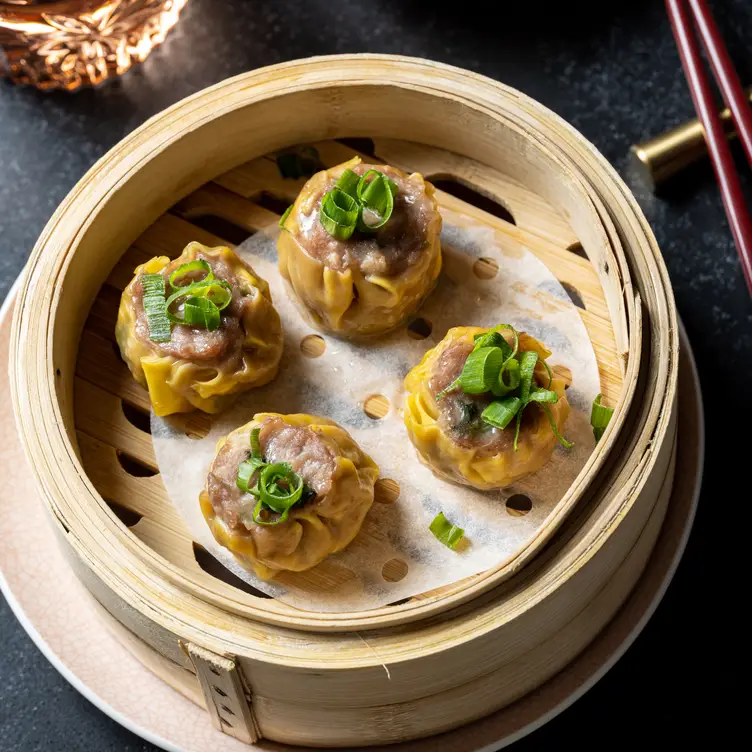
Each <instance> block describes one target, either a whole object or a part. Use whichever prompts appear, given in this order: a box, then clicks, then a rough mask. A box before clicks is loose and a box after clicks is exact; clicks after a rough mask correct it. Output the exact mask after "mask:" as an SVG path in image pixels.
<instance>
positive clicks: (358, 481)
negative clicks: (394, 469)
mask: <svg viewBox="0 0 752 752" xmlns="http://www.w3.org/2000/svg"><path fill="white" fill-rule="evenodd" d="M269 417H272V418H275V417H276V418H280V419H282V420H283V421H284V422H285V423H286V424H287V425H289V426H306V427H308V428H310V429H311V430H312V431H314V432H315V433H317V434H319V435H320V436H321V437H322V438H323V440H324V441H325V442H326V443H327V445H328V446H329V448H330V449H331V450H332V452H333V453H334V455H335V458H336V459H335V461H336V468H335V470H334V473H333V475H332V482H331V487H330V489H329V492H328V493H327V494H325V495H324V496H321V497H320V498H316V499H315V500H313V501H309V502H307V503H305V504H302V505H296V506H294V507H292V509H291V510H290V516H289V518H288V520H287V521H286V522H283V523H280V524H278V525H257V524H254V523H251V528H250V529H248V528H247V527H246V526H245V525H244V524H242V523H239V524H238V526H237V527H234V528H231V527H229V526H228V525H227V524H226V523H225V521H224V520H223V519H222V518H221V517H220V516H218V515H217V514H216V512H215V510H214V507H213V505H212V502H211V500H210V498H209V494H208V493H207V491H206V490H204V491H203V492H202V493H201V496H200V502H201V511H202V513H203V515H204V519H205V520H206V522H207V524H208V525H209V528H210V530H211V532H212V535H213V536H214V538H215V539H216V541H217V542H218V543H219V544H220V545H222V546H224V547H225V548H227V549H229V550H230V551H231V552H232V553H233V555H234V556H235V558H236V559H237V560H238V562H239V563H240V564H241V565H242V566H243V567H245V568H246V569H249V570H251V571H253V572H255V573H256V575H257V576H258V577H260V578H261V579H264V580H268V579H270V578H271V577H273V576H274V575H275V574H277V573H278V572H281V571H285V570H287V571H292V572H302V571H304V570H306V569H311V567H315V566H316V565H317V564H319V563H320V562H321V561H323V560H324V559H325V558H326V557H327V556H329V554H333V553H336V552H337V551H341V550H342V549H343V548H345V547H346V546H347V545H348V544H349V543H350V542H351V541H352V540H353V538H355V536H356V535H357V534H358V532H359V531H360V528H361V525H362V524H363V520H364V519H365V516H366V514H367V513H368V510H369V509H370V508H371V505H372V503H373V494H374V484H375V483H376V481H377V480H378V477H379V469H378V466H377V465H376V463H375V462H374V461H373V460H372V459H371V458H370V457H369V456H368V455H367V454H365V452H363V450H362V449H361V448H360V447H359V446H358V445H357V444H356V443H355V441H354V440H353V439H352V437H351V436H350V434H349V433H347V431H345V429H344V428H341V427H340V426H339V425H337V424H336V423H335V422H334V421H333V420H330V419H329V418H323V417H320V416H315V415H305V414H297V415H279V414H277V413H258V414H257V415H255V416H254V417H253V420H252V421H251V422H250V423H247V424H246V425H244V426H241V427H240V428H237V429H236V430H235V431H233V432H232V433H230V434H229V435H228V436H225V437H223V438H222V439H220V440H219V442H218V443H217V449H216V452H215V456H216V454H217V453H218V452H219V450H220V449H221V448H222V446H223V445H224V443H225V442H226V441H228V440H231V439H233V438H234V437H237V438H240V439H241V440H242V441H243V443H244V444H245V445H246V446H248V448H249V450H250V435H251V431H252V430H253V429H254V428H258V427H260V426H261V423H262V421H263V420H264V418H269Z"/></svg>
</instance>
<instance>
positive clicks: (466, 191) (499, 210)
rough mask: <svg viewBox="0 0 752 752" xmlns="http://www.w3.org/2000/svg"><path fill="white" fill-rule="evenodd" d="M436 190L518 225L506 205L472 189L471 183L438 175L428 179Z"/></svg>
mask: <svg viewBox="0 0 752 752" xmlns="http://www.w3.org/2000/svg"><path fill="white" fill-rule="evenodd" d="M427 180H429V181H430V182H431V183H433V184H434V186H435V187H436V188H438V189H439V190H440V191H444V192H445V193H448V194H449V195H451V196H454V197H455V198H458V199H460V200H461V201H466V202H467V203H468V204H472V205H473V206H477V207H478V209H482V210H483V211H485V212H488V213H489V214H493V216H494V217H498V218H499V219H503V220H504V221H505V222H509V223H511V224H513V225H516V224H517V222H515V219H514V216H513V215H512V212H510V211H509V209H507V207H506V206H504V204H502V203H501V202H500V201H497V200H496V199H495V198H494V197H492V196H491V195H489V194H484V193H481V192H480V191H478V190H476V189H475V188H474V187H472V186H471V185H470V184H469V183H466V182H464V181H461V180H457V179H456V178H454V177H451V176H446V175H436V176H434V177H429V178H427Z"/></svg>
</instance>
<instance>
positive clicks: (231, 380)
mask: <svg viewBox="0 0 752 752" xmlns="http://www.w3.org/2000/svg"><path fill="white" fill-rule="evenodd" d="M115 335H116V338H117V342H118V345H119V346H120V353H121V355H122V356H123V360H125V362H126V363H127V364H128V367H129V368H130V370H131V373H132V374H133V377H134V378H135V379H136V381H138V383H139V384H141V385H142V386H144V387H146V388H147V389H148V390H149V397H150V399H151V403H152V406H153V408H154V412H155V413H156V414H157V415H160V416H161V415H170V414H172V413H183V412H190V411H191V410H196V409H198V410H203V411H204V412H206V413H216V412H219V411H220V410H223V409H224V408H225V407H227V405H228V404H230V403H231V402H232V400H234V399H235V397H236V396H237V395H238V394H239V393H240V392H244V391H246V390H247V389H252V388H253V387H258V386H262V385H263V384H266V383H267V382H269V381H271V380H272V379H273V378H274V377H275V376H276V374H277V369H278V367H279V360H280V357H281V356H282V325H281V324H280V320H279V315H278V314H277V311H276V310H275V308H274V306H273V305H272V298H271V294H270V293H269V285H267V283H266V282H265V281H264V280H263V279H261V277H259V276H258V275H257V274H256V273H255V272H254V271H253V269H252V268H251V267H250V266H248V264H246V263H244V262H243V261H241V259H239V258H238V257H237V256H236V255H235V254H234V253H233V252H232V251H231V250H230V249H229V248H223V247H218V248H207V247H206V246H203V245H201V244H200V243H190V244H189V245H188V246H187V247H186V249H185V250H184V251H183V253H182V255H181V256H180V257H179V258H177V259H175V260H174V261H170V259H169V258H167V256H158V257H156V258H153V259H151V260H150V261H147V262H146V263H145V264H141V266H139V267H138V268H137V269H136V273H135V277H134V278H133V280H132V281H131V283H130V284H129V285H128V286H127V287H126V288H125V290H124V291H123V295H122V298H121V301H120V310H119V311H118V319H117V325H116V328H115Z"/></svg>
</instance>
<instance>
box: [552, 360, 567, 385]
mask: <svg viewBox="0 0 752 752" xmlns="http://www.w3.org/2000/svg"><path fill="white" fill-rule="evenodd" d="M551 370H552V371H553V372H554V376H556V378H559V379H562V380H563V381H564V388H565V389H569V387H570V386H572V371H571V370H570V369H569V368H567V366H562V365H557V366H554V367H553V368H552V369H551Z"/></svg>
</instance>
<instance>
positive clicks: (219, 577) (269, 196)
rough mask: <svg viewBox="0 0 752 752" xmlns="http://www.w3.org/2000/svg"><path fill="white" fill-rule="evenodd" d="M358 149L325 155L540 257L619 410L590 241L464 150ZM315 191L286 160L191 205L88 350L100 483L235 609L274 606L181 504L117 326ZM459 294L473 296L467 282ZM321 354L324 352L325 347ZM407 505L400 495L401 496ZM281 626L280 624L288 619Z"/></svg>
mask: <svg viewBox="0 0 752 752" xmlns="http://www.w3.org/2000/svg"><path fill="white" fill-rule="evenodd" d="M355 141H356V145H357V146H359V147H360V148H361V149H362V148H365V149H366V152H365V153H364V152H363V151H359V150H358V149H356V148H353V146H350V145H347V144H345V143H342V142H338V141H325V142H318V143H316V144H315V146H316V148H317V151H318V152H319V155H320V157H321V160H322V162H323V164H324V165H325V166H327V167H332V166H334V165H336V164H339V163H341V162H345V161H347V160H349V159H351V158H352V157H354V156H356V155H357V156H361V157H362V158H363V159H364V160H370V161H375V162H380V161H384V162H387V163H389V164H391V165H393V166H396V167H399V168H401V169H403V170H405V171H406V172H413V171H417V172H421V173H422V174H423V176H424V177H425V178H426V179H428V180H431V181H434V182H435V184H436V185H437V187H439V186H441V188H443V189H444V190H442V189H441V188H439V190H437V198H438V202H439V206H440V207H441V210H442V214H443V217H444V221H445V223H446V224H452V225H457V226H460V227H462V226H469V227H472V228H474V229H477V228H484V229H487V230H490V231H491V232H492V233H493V234H494V240H495V242H496V243H497V244H498V245H499V246H500V247H501V248H504V249H505V250H506V251H507V252H509V251H510V250H513V249H519V251H520V252H522V250H523V249H526V250H528V251H531V252H532V253H533V254H534V255H535V256H537V257H538V258H539V259H540V260H541V261H542V262H543V263H544V264H546V265H547V266H548V267H549V269H550V270H551V272H552V273H553V274H554V276H556V277H557V279H559V281H560V282H561V283H562V285H563V286H564V288H565V290H566V291H567V292H568V294H569V295H570V297H571V299H572V301H573V302H574V303H575V305H576V306H577V307H578V309H579V312H580V315H581V318H582V320H583V322H584V324H585V327H586V329H587V332H588V335H589V336H590V339H591V341H592V344H593V349H594V352H595V355H596V361H597V364H598V369H599V374H600V381H601V391H602V392H603V394H604V399H605V400H606V402H607V404H611V405H615V404H616V403H617V402H618V400H619V396H620V394H621V389H622V373H621V371H620V368H619V356H618V354H617V348H616V342H615V339H614V332H613V329H612V327H611V323H610V321H609V316H608V309H607V306H606V301H605V298H604V293H603V290H602V288H601V286H600V283H599V281H598V277H597V274H596V272H595V269H594V268H593V265H592V264H591V263H590V262H589V261H588V260H587V258H585V257H583V256H582V255H581V249H580V247H579V243H578V241H577V238H576V236H575V235H574V234H573V232H572V230H571V228H570V227H569V225H568V224H567V223H566V222H565V221H564V220H563V219H562V218H561V217H560V215H559V214H558V213H557V212H556V211H555V210H554V209H553V208H552V207H551V206H550V205H548V204H547V203H546V202H545V201H544V200H543V199H541V198H540V197H539V196H537V195H536V194H534V193H532V192H531V191H529V190H527V189H525V188H524V187H523V186H521V185H519V184H517V183H516V182H515V181H514V180H511V179H509V178H508V177H505V176H504V175H502V174H501V173H498V172H496V171H494V170H492V169H491V168H489V167H486V166H484V165H480V164H477V163H474V162H473V161H472V160H467V159H460V158H459V157H458V156H457V155H456V154H452V153H451V152H448V151H445V150H441V149H435V148H429V147H426V146H423V145H420V144H415V143H410V142H406V141H395V140H389V139H376V140H374V141H371V140H370V139H357V140H355ZM449 176H451V178H450V177H449ZM304 183H305V178H301V179H298V180H291V179H284V178H282V176H281V175H280V174H279V171H278V169H277V166H276V163H275V160H274V155H273V154H272V155H267V156H264V157H261V158H259V159H255V160H252V161H250V162H248V163H246V164H243V165H239V166H238V167H236V168H233V169H232V170H230V171H229V172H227V173H225V174H223V175H220V176H218V177H217V178H215V179H214V180H213V181H212V182H210V183H207V184H205V185H204V186H202V187H201V188H200V189H198V190H197V191H195V192H194V193H192V194H191V195H189V196H188V197H186V198H185V199H183V200H182V201H180V202H179V203H177V204H176V205H175V206H174V207H173V208H172V209H171V210H170V211H169V212H168V213H166V214H164V215H162V216H161V217H160V218H159V219H158V220H157V221H156V222H154V224H152V225H151V227H149V229H148V230H147V231H146V232H144V233H143V234H142V235H141V236H140V237H139V238H138V240H137V241H136V242H135V243H134V244H133V245H132V246H131V247H130V248H129V249H128V251H127V252H126V253H125V254H124V255H123V257H122V258H121V260H120V261H119V262H118V264H117V265H116V266H115V268H114V269H113V270H112V272H111V273H110V275H109V276H108V277H107V281H106V282H105V284H104V285H103V286H102V288H101V289H100V291H99V294H98V296H97V298H96V300H95V301H94V304H93V306H92V310H91V313H90V315H89V317H88V319H87V321H86V324H85V327H84V333H83V336H82V339H81V343H80V346H79V355H78V363H77V367H76V381H75V392H74V394H75V422H76V429H77V439H78V444H79V447H80V451H81V458H82V461H83V466H84V469H85V470H86V473H87V474H88V476H89V478H91V480H92V482H93V483H94V485H95V486H96V488H97V490H98V491H99V492H100V494H101V495H102V497H103V498H104V499H105V501H106V502H107V503H108V504H109V505H110V507H111V508H112V510H113V511H114V512H115V513H116V514H117V515H118V517H119V518H120V519H121V521H122V522H124V523H125V525H126V526H127V527H128V528H129V530H130V532H131V533H132V534H133V535H135V536H136V537H137V538H139V539H140V540H141V541H143V542H144V543H145V544H146V545H148V546H149V547H150V548H152V549H153V550H154V551H155V552H156V553H158V554H160V555H161V556H163V557H164V558H165V559H167V560H168V561H169V562H170V563H172V564H174V565H175V566H176V567H178V568H180V569H181V570H182V571H183V572H184V573H185V574H186V575H188V576H190V577H192V578H193V580H194V581H195V582H196V583H197V584H198V585H199V586H202V587H205V588H207V589H208V590H213V591H215V592H216V593H218V594H220V595H223V596H225V597H227V598H228V599H230V600H235V601H237V600H239V599H240V598H241V597H242V595H241V593H240V592H238V590H237V589H235V588H234V587H232V586H233V585H234V586H238V585H239V586H240V587H241V588H242V590H243V591H245V593H248V594H250V595H251V596H261V597H262V598H264V595H263V594H262V593H260V592H259V591H257V590H255V589H253V588H250V587H249V586H244V585H243V584H242V583H240V582H239V581H238V580H237V579H236V578H234V577H233V576H232V575H231V574H230V573H229V572H226V571H225V570H224V569H223V567H221V566H220V565H218V564H217V563H216V562H214V561H213V560H212V559H211V557H210V556H208V555H207V554H206V552H204V551H203V550H202V549H201V547H200V546H198V544H196V543H195V542H194V541H193V538H192V536H191V534H190V532H189V531H188V530H187V528H186V527H185V525H184V523H183V522H182V519H181V518H180V517H179V515H178V513H177V511H176V510H175V508H174V506H173V505H172V502H171V501H170V500H169V498H168V497H167V494H166V492H165V490H164V487H163V485H162V482H161V480H160V478H159V468H158V466H157V463H156V458H155V456H154V450H153V447H152V444H151V440H150V437H149V435H148V430H149V411H150V408H151V405H150V402H149V396H148V393H147V392H146V390H145V389H144V388H142V387H141V386H140V385H139V384H137V383H135V381H134V380H133V378H132V377H131V374H130V372H129V371H128V368H127V367H126V365H125V363H124V362H123V361H122V360H121V359H120V355H119V352H118V349H117V345H116V344H115V340H114V337H115V320H116V317H117V310H118V304H119V301H120V293H121V291H122V290H123V288H124V287H125V286H126V285H127V284H128V283H129V282H130V280H131V278H132V276H133V270H134V269H135V268H136V266H138V265H139V264H142V263H144V262H145V261H147V260H148V259H150V258H152V257H154V256H159V255H167V256H169V257H171V258H175V257H177V256H178V255H180V253H181V252H182V250H183V248H184V247H185V246H186V245H187V244H188V243H190V242H192V241H194V240H197V241H199V242H201V243H203V244H204V245H208V246H210V247H211V246H217V245H229V246H232V245H233V241H236V240H237V241H240V240H241V239H242V238H244V237H246V236H250V235H251V234H253V233H256V232H263V231H264V230H266V229H269V228H276V226H277V223H278V221H279V218H280V215H281V213H282V212H283V211H284V209H285V208H286V206H288V205H289V204H290V203H292V201H294V199H295V197H296V196H297V194H298V193H299V191H300V189H301V188H302V186H303V184H304ZM468 183H469V185H472V186H473V187H472V188H470V187H469V185H468ZM449 191H453V192H456V193H457V194H458V195H459V196H460V197H458V196H457V195H453V194H452V193H450V192H449ZM481 191H482V193H481ZM497 271H498V263H497V261H496V260H495V259H493V258H480V259H478V260H477V261H476V262H475V264H474V266H473V271H472V274H473V275H474V276H476V277H478V278H479V279H482V280H485V281H486V284H487V285H489V286H492V285H494V284H496V282H495V280H494V278H495V276H496V273H497ZM459 287H460V289H462V288H461V282H460V283H459ZM419 313H420V312H419ZM419 313H418V315H417V316H416V317H413V320H412V323H411V324H410V325H409V326H408V327H407V328H406V330H405V332H404V336H405V337H412V338H415V339H427V343H430V344H435V343H436V342H437V341H438V340H440V339H441V335H439V336H438V337H437V336H436V334H435V333H434V334H429V335H428V338H427V337H426V331H425V330H423V331H421V326H423V327H426V328H427V331H428V332H430V331H431V322H429V321H427V320H426V319H424V318H421V317H420V316H419ZM456 323H457V324H459V323H465V322H456ZM466 323H472V322H466ZM317 344H318V347H320V348H321V350H322V351H323V355H322V353H321V351H318V350H317ZM332 345H336V341H334V340H331V338H330V337H328V336H326V337H324V338H322V337H321V336H320V335H317V334H316V332H315V330H311V333H310V334H309V335H307V336H306V337H304V338H303V339H302V340H301V341H300V343H299V346H300V349H301V350H302V351H303V352H304V353H305V354H307V355H308V356H309V357H311V356H314V357H318V356H320V357H324V358H325V357H326V352H325V348H326V347H331V346H332ZM287 346H290V344H289V343H288V345H287ZM292 346H293V347H294V346H295V343H292ZM428 346H429V345H428V344H427V347H428ZM557 372H558V373H559V374H560V375H563V376H564V377H565V378H566V377H568V376H570V374H569V373H568V369H566V368H565V369H564V370H561V369H557ZM380 399H384V398H381V397H380V396H379V397H377V398H376V399H375V400H373V401H369V400H366V401H365V403H364V404H363V405H362V406H360V407H362V409H363V410H364V412H365V413H366V414H367V415H369V417H371V418H379V417H382V416H383V415H384V414H385V413H386V411H387V410H388V409H389V403H388V402H387V403H386V405H384V404H383V403H382V402H380V401H379V400H380ZM172 421H173V423H175V424H181V425H182V426H183V427H184V430H185V432H186V433H187V434H188V435H190V436H196V437H198V436H201V435H204V434H205V432H206V431H207V430H208V426H209V417H208V416H206V415H203V414H200V413H191V414H189V415H187V416H185V417H184V416H173V417H172ZM390 484H393V481H390V480H381V481H379V482H378V483H377V485H376V501H377V502H379V501H381V502H384V503H391V502H392V500H393V498H394V494H393V493H392V491H393V488H394V487H393V486H392V485H390ZM396 494H397V495H398V494H399V490H398V487H397V490H396ZM360 534H361V535H364V534H365V533H364V532H361V533H360ZM395 561H396V563H397V564H399V563H400V562H399V561H397V560H395ZM347 575H349V572H347V570H344V569H342V568H341V567H338V565H336V564H332V562H330V561H324V562H322V563H321V564H320V565H319V566H317V567H315V568H314V569H312V570H310V572H306V573H305V574H304V575H302V576H301V575H297V576H296V577H295V580H294V581H295V583H296V585H297V586H298V587H300V586H303V585H304V586H305V587H308V588H310V589H311V590H316V591H320V592H324V593H326V592H328V591H330V590H331V589H332V588H333V587H336V584H337V582H338V581H340V578H342V577H346V576H347ZM385 577H387V574H385ZM484 577H485V575H484V574H480V575H477V576H475V577H471V578H468V579H467V580H465V581H461V582H458V583H452V584H451V585H448V586H446V587H444V588H440V589H438V590H434V591H432V592H431V593H425V594H418V595H416V596H415V597H414V598H412V599H410V601H408V602H407V603H405V602H403V603H401V604H400V605H399V608H398V609H395V608H391V609H389V608H387V609H377V610H375V611H374V615H373V618H374V619H377V618H381V619H382V620H383V619H389V618H392V614H390V613H389V612H390V610H391V611H392V612H398V613H399V614H400V618H401V623H404V622H405V621H406V618H407V617H406V616H405V612H406V611H407V608H408V607H409V605H411V604H412V603H415V602H417V601H423V602H436V601H440V600H441V599H442V597H443V596H445V595H450V594H452V593H456V592H458V591H461V590H462V588H466V587H469V586H470V585H471V584H472V583H473V582H474V581H480V580H482V579H483V578H484ZM284 578H285V575H284V574H283V575H281V576H280V580H281V581H282V583H283V584H284ZM228 585H229V586H231V587H228ZM247 601H248V602H249V603H250V604H252V605H253V606H254V607H255V608H256V609H259V608H260V607H269V608H271V607H274V608H275V610H276V612H277V613H279V614H280V615H281V617H284V616H285V615H293V618H296V617H298V616H300V612H298V611H297V610H296V609H287V608H285V607H284V606H283V605H282V604H276V603H275V602H272V603H265V602H264V601H263V600H262V601H259V600H258V598H254V597H252V598H251V599H247ZM254 616H256V614H254ZM267 618H274V614H272V615H271V617H267ZM308 618H309V621H310V624H309V626H313V627H315V626H316V625H317V623H320V624H321V625H322V626H323V628H326V627H327V626H328V625H330V624H331V621H330V619H329V618H328V617H327V616H326V615H317V614H310V615H308ZM356 618H357V615H356ZM360 624H361V628H367V627H368V626H369V624H368V623H363V622H362V621H361V622H360ZM370 626H374V625H370ZM320 628H321V627H320Z"/></svg>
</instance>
